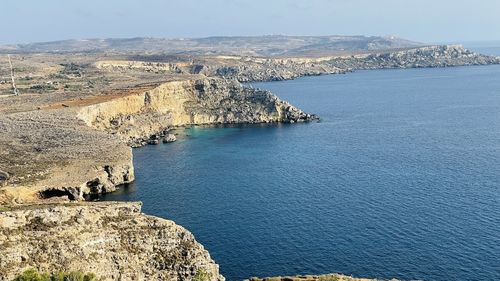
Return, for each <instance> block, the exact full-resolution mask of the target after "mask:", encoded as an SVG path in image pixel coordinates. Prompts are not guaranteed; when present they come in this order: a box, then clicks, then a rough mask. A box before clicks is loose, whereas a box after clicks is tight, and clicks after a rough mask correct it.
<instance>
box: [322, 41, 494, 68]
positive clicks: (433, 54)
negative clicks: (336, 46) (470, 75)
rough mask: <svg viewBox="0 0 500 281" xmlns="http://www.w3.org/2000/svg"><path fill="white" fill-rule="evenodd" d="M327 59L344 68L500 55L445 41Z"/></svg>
mask: <svg viewBox="0 0 500 281" xmlns="http://www.w3.org/2000/svg"><path fill="white" fill-rule="evenodd" d="M325 63H326V64H329V65H334V66H337V67H339V68H342V69H349V70H356V69H385V68H421V67H450V66H463V65H487V64H500V58H498V57H493V56H486V55H481V54H477V53H474V52H472V51H470V50H468V49H465V48H464V47H463V46H461V45H442V46H428V47H420V48H415V49H410V50H404V51H397V52H386V53H376V54H369V55H358V56H352V57H347V58H335V59H332V60H329V61H325Z"/></svg>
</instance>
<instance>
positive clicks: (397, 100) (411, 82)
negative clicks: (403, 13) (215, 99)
mask: <svg viewBox="0 0 500 281" xmlns="http://www.w3.org/2000/svg"><path fill="white" fill-rule="evenodd" d="M254 86H255V87H257V86H258V87H261V88H266V89H270V90H272V91H273V92H274V93H276V94H277V95H279V96H281V97H282V98H284V99H286V100H289V101H291V102H292V103H293V104H295V105H297V106H299V107H301V108H303V109H304V110H306V111H308V112H311V113H316V114H318V115H319V116H321V117H322V121H321V122H317V123H308V124H294V125H262V126H259V125H256V126H240V127H225V128H203V127H193V128H189V129H182V130H179V131H178V133H179V140H178V141H177V142H175V143H172V144H160V145H157V146H146V147H143V148H139V149H135V150H134V157H135V159H134V162H135V168H136V176H137V180H136V182H135V183H134V184H133V185H130V186H128V187H126V188H123V189H122V190H121V191H120V192H118V193H116V194H111V195H108V196H106V200H141V201H143V202H144V212H146V213H148V214H153V215H157V216H161V217H164V218H168V219H172V220H174V221H176V222H177V223H179V224H181V225H183V226H185V227H186V228H187V229H189V230H190V231H192V232H193V233H194V234H195V235H196V237H197V239H198V240H199V241H200V242H201V243H203V245H204V246H205V247H206V248H207V249H208V250H209V251H210V253H211V255H212V257H213V258H214V259H215V260H216V261H217V262H218V263H219V264H220V266H221V272H222V273H223V274H224V275H225V276H226V277H227V279H228V280H242V279H243V278H247V277H250V276H274V275H284V274H287V275H292V274H305V273H314V274H319V273H330V272H341V273H344V274H352V275H354V276H360V277H378V278H392V277H395V278H401V279H424V280H500V66H486V67H458V68H445V69H409V70H381V71H359V72H356V73H351V74H346V75H333V76H321V77H307V78H301V79H297V80H294V81H285V82H271V83H261V84H254Z"/></svg>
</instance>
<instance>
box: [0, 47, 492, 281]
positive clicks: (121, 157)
mask: <svg viewBox="0 0 500 281" xmlns="http://www.w3.org/2000/svg"><path fill="white" fill-rule="evenodd" d="M235 40H236V39H235ZM238 40H240V39H237V40H236V41H238ZM280 40H282V39H280ZM308 40H309V39H308ZM310 40H311V42H316V43H317V42H326V43H325V44H326V45H325V46H329V45H328V44H333V43H332V41H331V40H333V39H331V38H329V39H328V38H327V39H325V38H320V39H318V40H319V41H317V40H316V39H314V40H313V39H310ZM315 40H316V41H315ZM322 40H323V41H322ZM325 40H326V41H325ZM352 40H354V41H355V42H365V43H366V46H365V47H363V48H362V49H359V50H358V49H357V50H356V51H355V52H354V51H353V52H352V53H348V52H344V51H342V52H340V51H339V52H338V53H335V54H332V53H328V52H327V51H325V50H314V49H311V48H312V47H311V46H312V45H311V46H309V45H307V46H306V45H294V46H295V47H294V49H289V50H283V51H282V52H277V51H276V49H272V50H271V49H269V50H266V51H258V50H261V49H259V48H257V47H255V48H253V47H250V48H247V49H245V50H246V51H245V50H242V49H237V48H236V49H231V52H227V53H215V54H213V53H210V52H208V53H199V52H201V51H200V50H201V49H196V50H193V53H190V55H179V54H175V55H173V54H153V55H144V54H138V53H133V54H128V53H126V52H125V53H124V52H123V50H121V51H116V50H113V51H111V50H110V51H109V52H105V53H104V52H103V51H99V52H95V53H92V52H82V53H78V52H71V50H69V51H68V50H65V51H64V52H45V53H44V52H42V51H41V53H32V52H31V53H30V52H29V51H26V52H25V51H23V49H22V48H19V49H15V50H14V49H12V48H11V49H9V50H11V51H12V50H14V51H15V52H17V53H18V54H17V55H16V56H14V64H15V65H16V75H17V77H18V81H17V82H18V83H17V84H18V87H19V90H20V92H21V94H20V95H18V96H15V95H12V93H11V89H10V86H9V84H8V83H5V81H6V79H5V77H7V75H8V74H7V73H8V72H7V71H5V70H6V69H8V68H7V67H4V66H6V65H7V60H6V56H3V55H0V66H1V68H0V82H2V81H3V82H4V83H0V132H2V133H1V134H0V280H11V279H12V278H13V277H14V276H15V275H16V274H18V273H20V272H21V271H22V270H25V269H27V268H30V267H33V268H37V269H40V270H45V271H56V270H61V269H70V270H82V271H85V272H87V271H90V272H93V273H95V274H96V275H97V276H98V277H99V278H101V279H102V280H151V279H155V280H198V281H202V280H201V279H200V278H199V277H200V276H201V275H202V276H203V278H202V279H203V280H222V279H223V277H222V276H220V274H219V272H218V267H217V265H216V264H215V263H214V261H213V260H212V259H211V258H210V256H209V255H208V253H207V252H206V251H205V250H204V249H203V247H202V246H201V245H199V244H198V243H197V242H196V241H195V240H194V238H193V236H192V234H190V233H189V232H188V231H187V230H185V229H183V228H182V227H180V226H177V225H175V223H173V222H171V221H167V220H163V219H160V218H154V217H151V216H147V215H144V214H142V213H141V211H140V204H138V203H97V202H79V203H74V202H73V203H71V202H69V201H83V200H84V199H86V198H88V197H89V196H90V195H94V194H100V193H106V192H112V191H114V190H116V189H117V188H118V187H119V186H120V185H122V184H125V183H129V182H131V181H133V180H134V167H133V162H132V147H137V146H142V145H146V144H158V143H160V140H161V139H162V138H165V142H166V143H168V142H170V141H173V140H174V139H175V136H172V135H171V132H170V131H169V130H170V128H173V127H177V126H186V125H201V124H203V125H210V124H236V123H274V122H286V123H295V122H307V121H311V120H317V119H318V117H317V116H315V115H313V114H310V113H305V112H303V111H302V110H300V109H298V108H296V107H294V106H292V105H291V104H289V103H288V102H286V101H283V100H281V99H280V98H278V97H276V96H275V95H273V94H272V93H270V92H268V91H265V90H260V89H254V88H251V87H245V86H242V85H241V84H240V82H251V81H271V80H284V79H293V78H296V77H300V76H307V75H322V74H336V73H346V72H350V71H355V70H358V69H381V68H417V67H449V66H460V65H486V64H499V63H500V58H498V57H491V56H484V55H480V54H476V53H473V52H471V51H469V50H466V49H464V48H463V47H461V46H455V45H454V46H421V45H418V44H416V45H415V44H413V43H411V44H410V43H408V42H405V41H394V40H392V41H391V40H388V41H387V40H385V41H384V40H378V39H376V38H368V39H367V38H354V39H352ZM360 40H361V41H360ZM354 41H353V42H354ZM238 42H239V41H238ZM273 42H274V41H273ZM335 42H336V41H335ZM73 43H74V42H73ZM327 43H328V44H327ZM179 44H180V43H179ZM200 44H201V43H200ZM276 44H278V43H276ZM335 44H337V43H335ZM384 44H385V45H384ZM405 44H406V45H405ZM339 46H341V45H339ZM370 46H371V47H370ZM374 46H379V48H382V49H377V48H375V47H374ZM383 46H386V47H383ZM387 46H388V47H387ZM35 47H37V46H28V47H26V48H28V49H29V48H34V49H36V48H35ZM37 48H42V49H43V48H44V45H40V46H38V47H37ZM339 48H340V47H339ZM384 48H385V49H384ZM49 49H50V48H49ZM301 50H302V51H301ZM0 51H1V48H0ZM239 51H241V52H239ZM238 52H239V53H242V54H245V55H237V54H238ZM259 52H261V53H259ZM269 52H273V55H268V56H266V55H265V54H267V53H269ZM195 54H196V55H195ZM252 54H253V55H252ZM292 54H293V55H292ZM306 54H307V55H306ZM311 54H314V55H311ZM318 54H319V55H318ZM200 274H201V275H200ZM337 277H338V278H337ZM337 277H335V278H337V279H331V280H353V281H354V280H363V279H352V278H351V279H349V278H350V277H345V276H340V275H338V276H337ZM280 278H281V277H280ZM287 278H288V277H287ZM298 278H299V279H286V278H285V279H283V278H281V279H264V280H323V279H321V278H322V277H321V278H320V277H307V278H309V279H307V278H306V279H304V278H305V277H298ZM311 278H312V279H311ZM332 278H333V277H332ZM339 278H340V279H339ZM346 278H347V279H346ZM252 280H258V279H252ZM328 280H330V279H328Z"/></svg>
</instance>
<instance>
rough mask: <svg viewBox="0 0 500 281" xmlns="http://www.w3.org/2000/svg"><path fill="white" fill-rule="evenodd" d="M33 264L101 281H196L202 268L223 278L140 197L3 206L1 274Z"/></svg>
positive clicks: (215, 280)
mask: <svg viewBox="0 0 500 281" xmlns="http://www.w3.org/2000/svg"><path fill="white" fill-rule="evenodd" d="M28 268H37V269H39V270H41V271H46V272H56V271H67V270H80V271H84V272H93V273H95V274H96V276H97V277H98V279H99V280H193V279H196V277H197V276H200V275H201V274H203V276H207V277H208V278H207V279H206V280H205V281H219V280H220V281H222V280H224V277H222V276H221V275H220V274H219V267H218V265H217V264H216V263H215V262H214V261H213V260H212V259H211V257H210V255H209V253H208V252H207V251H206V250H205V249H204V248H203V246H202V245H200V244H199V243H198V242H197V241H196V240H195V238H194V237H193V235H192V234H191V233H190V232H189V231H187V230H186V229H184V228H183V227H181V226H179V225H176V224H175V223H174V222H172V221H169V220H165V219H161V218H156V217H152V216H147V215H144V214H142V213H141V204H140V203H110V202H106V203H86V204H78V203H68V204H57V205H27V206H18V207H13V208H12V209H10V210H5V211H0V280H5V281H10V280H12V279H13V278H14V276H15V275H16V274H18V273H20V272H22V271H23V270H25V269H28ZM198 279H199V278H198Z"/></svg>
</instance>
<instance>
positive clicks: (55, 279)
mask: <svg viewBox="0 0 500 281" xmlns="http://www.w3.org/2000/svg"><path fill="white" fill-rule="evenodd" d="M95 280H97V279H96V277H95V275H94V274H93V273H83V272H81V271H71V272H57V273H51V274H49V273H45V272H39V271H38V270H36V269H28V270H26V271H24V272H23V273H22V274H20V275H19V276H17V277H16V278H15V279H14V280H13V281H95Z"/></svg>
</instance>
